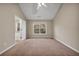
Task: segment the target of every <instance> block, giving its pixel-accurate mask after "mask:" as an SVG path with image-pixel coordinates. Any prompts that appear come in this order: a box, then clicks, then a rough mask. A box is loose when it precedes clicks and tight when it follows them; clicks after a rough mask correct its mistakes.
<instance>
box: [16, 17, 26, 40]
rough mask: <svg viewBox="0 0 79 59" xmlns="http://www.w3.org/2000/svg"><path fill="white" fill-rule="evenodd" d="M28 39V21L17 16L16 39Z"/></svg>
mask: <svg viewBox="0 0 79 59" xmlns="http://www.w3.org/2000/svg"><path fill="white" fill-rule="evenodd" d="M24 39H26V21H25V20H23V19H21V18H19V17H17V16H15V40H24Z"/></svg>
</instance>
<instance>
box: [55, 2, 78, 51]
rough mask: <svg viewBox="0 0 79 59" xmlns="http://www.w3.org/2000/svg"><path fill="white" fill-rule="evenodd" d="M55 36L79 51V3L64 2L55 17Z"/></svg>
mask: <svg viewBox="0 0 79 59" xmlns="http://www.w3.org/2000/svg"><path fill="white" fill-rule="evenodd" d="M54 38H55V39H56V40H58V41H60V42H63V43H64V44H66V45H67V46H69V47H71V48H73V49H74V50H75V51H78V52H79V4H68V3H67V4H63V5H62V7H61V9H60V10H59V12H58V13H57V16H56V17H55V19H54Z"/></svg>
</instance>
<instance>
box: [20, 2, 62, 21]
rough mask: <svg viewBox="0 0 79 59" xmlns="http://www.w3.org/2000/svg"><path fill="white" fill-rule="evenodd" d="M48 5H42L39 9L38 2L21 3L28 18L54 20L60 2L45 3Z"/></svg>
mask: <svg viewBox="0 0 79 59" xmlns="http://www.w3.org/2000/svg"><path fill="white" fill-rule="evenodd" d="M45 4H46V6H47V7H45V6H41V7H40V8H39V9H38V10H37V5H38V4H37V3H20V4H19V6H20V8H21V10H22V11H23V13H24V15H25V16H26V18H27V19H28V20H52V19H53V18H54V17H55V15H56V13H57V11H58V9H59V7H60V5H61V4H60V3H45Z"/></svg>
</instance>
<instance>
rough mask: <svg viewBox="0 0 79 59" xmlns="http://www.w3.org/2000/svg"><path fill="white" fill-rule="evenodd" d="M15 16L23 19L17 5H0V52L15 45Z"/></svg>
mask: <svg viewBox="0 0 79 59" xmlns="http://www.w3.org/2000/svg"><path fill="white" fill-rule="evenodd" d="M15 15H16V16H18V17H20V18H22V19H25V18H24V16H23V14H22V12H21V10H20V8H19V7H18V5H17V4H0V52H2V51H3V50H5V49H6V48H8V47H9V46H11V45H13V44H14V43H15Z"/></svg>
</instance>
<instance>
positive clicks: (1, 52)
mask: <svg viewBox="0 0 79 59" xmlns="http://www.w3.org/2000/svg"><path fill="white" fill-rule="evenodd" d="M15 44H16V43H15ZM15 44H13V45H11V46H9V47H8V48H6V49H5V50H3V51H2V52H0V55H1V54H2V53H4V52H6V51H7V50H9V49H11V48H12V47H13V46H15Z"/></svg>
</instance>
